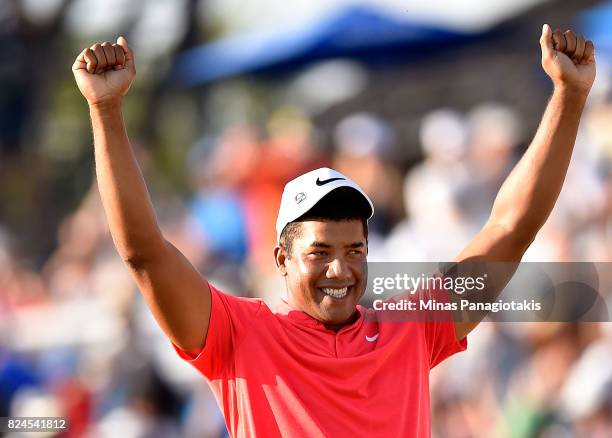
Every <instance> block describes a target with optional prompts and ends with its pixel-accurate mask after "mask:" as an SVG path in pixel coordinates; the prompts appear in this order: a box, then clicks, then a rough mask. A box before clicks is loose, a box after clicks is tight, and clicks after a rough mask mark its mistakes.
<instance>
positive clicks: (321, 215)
mask: <svg viewBox="0 0 612 438" xmlns="http://www.w3.org/2000/svg"><path fill="white" fill-rule="evenodd" d="M370 211H371V210H370V204H369V203H368V201H366V199H365V198H364V197H363V196H362V195H361V193H359V192H358V191H357V190H355V189H353V188H351V187H339V188H337V189H335V190H333V191H331V192H329V193H328V194H327V195H325V196H324V197H323V198H322V199H321V200H320V201H319V202H317V204H315V206H314V207H312V208H311V209H310V210H308V211H307V212H306V213H304V214H303V215H302V216H300V217H299V218H297V219H296V220H294V221H292V222H289V223H288V224H287V225H286V226H285V228H283V231H282V232H281V235H280V238H279V245H280V246H281V247H282V248H284V249H285V251H286V252H287V257H290V256H291V251H292V250H293V239H295V238H296V237H299V236H300V233H301V232H302V226H301V223H302V222H305V221H336V222H340V221H349V220H360V221H361V223H362V225H363V236H364V237H365V239H366V243H367V241H368V216H369V215H370Z"/></svg>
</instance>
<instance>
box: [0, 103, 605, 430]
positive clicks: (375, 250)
mask: <svg viewBox="0 0 612 438" xmlns="http://www.w3.org/2000/svg"><path fill="white" fill-rule="evenodd" d="M611 114H612V104H611V103H610V102H609V101H607V100H606V99H599V100H595V102H594V103H593V104H592V105H590V106H589V107H588V108H587V110H586V113H585V116H584V121H583V124H582V126H581V131H580V134H579V139H578V142H577V145H576V151H575V154H574V158H573V161H572V165H571V168H570V171H569V174H568V177H567V181H566V184H565V187H564V189H563V192H562V194H561V196H560V199H559V202H558V205H557V206H556V208H555V210H554V213H553V215H552V216H551V218H550V220H549V221H548V223H547V224H546V225H545V227H544V229H543V230H542V232H541V233H540V235H539V236H538V238H537V240H536V241H535V242H534V244H533V245H532V246H531V248H530V249H529V251H528V253H527V254H526V257H525V259H526V260H528V261H586V260H588V261H599V262H609V261H611V259H612V173H611V172H610V170H611V169H612V167H610V165H611V164H612V148H611V146H612V136H611V135H610V134H611V132H610V128H609V124H608V123H607V122H606V120H609V117H610V115H611ZM524 136H525V133H524V132H522V130H521V122H520V117H519V116H518V115H517V114H515V113H514V112H513V110H512V109H511V108H509V107H507V106H504V105H501V104H498V103H491V102H489V103H483V104H482V105H479V106H477V107H476V108H474V109H473V110H471V111H469V113H467V114H462V113H460V112H458V111H456V110H453V109H449V108H443V109H439V110H436V111H433V112H431V113H429V114H426V115H425V116H424V117H423V119H422V123H421V127H420V141H421V146H422V153H423V157H424V158H423V160H422V161H420V162H419V163H417V164H415V165H414V166H412V167H411V168H410V169H409V170H408V171H402V170H401V169H400V168H398V167H397V166H396V165H395V164H394V162H393V160H391V159H390V157H391V156H392V151H393V149H394V148H397V147H401V145H398V144H396V140H395V135H394V132H393V130H392V129H391V128H390V126H389V125H388V124H387V123H385V121H384V120H383V119H381V118H380V117H377V116H376V115H373V114H367V113H358V114H353V115H350V116H348V117H347V118H345V119H344V120H342V121H341V122H340V123H339V124H338V125H337V127H336V129H335V131H334V135H333V139H334V147H333V149H332V150H330V151H326V150H324V149H323V148H321V147H319V146H318V145H317V143H316V138H315V137H314V136H313V124H312V121H311V120H310V119H309V118H308V116H307V115H306V114H305V113H304V112H303V111H300V110H299V109H298V108H291V107H284V108H280V109H279V110H278V111H276V112H275V113H274V114H273V115H272V116H271V117H270V119H269V121H268V123H267V125H266V126H263V127H262V126H251V125H249V124H246V123H239V124H234V125H231V126H229V127H227V128H226V129H225V130H223V131H222V132H221V133H220V135H218V136H217V137H215V138H209V137H207V138H205V139H202V140H200V141H197V142H195V143H194V144H193V145H192V146H191V148H190V151H189V153H188V155H187V160H186V162H185V169H186V170H187V171H188V172H189V173H190V180H191V181H192V184H193V189H194V190H193V193H194V196H193V197H192V198H191V199H184V200H182V201H177V200H176V199H165V198H163V197H158V198H157V199H154V204H155V205H156V207H157V211H158V215H159V218H160V221H161V224H162V228H163V230H164V233H165V236H166V237H167V238H168V239H169V240H170V241H172V242H173V243H174V244H175V245H176V246H177V247H178V248H179V249H180V250H181V251H182V252H183V253H184V254H185V255H186V256H187V257H188V258H189V259H190V260H191V261H192V263H193V264H194V265H195V266H196V267H197V268H198V269H199V270H200V271H201V272H202V273H203V274H205V275H207V276H208V278H209V279H210V280H211V282H212V283H213V284H215V285H217V286H218V287H220V288H221V289H222V290H225V291H228V292H231V293H235V294H237V295H245V296H253V297H262V298H264V299H265V300H266V301H267V302H268V303H269V305H270V306H274V304H275V302H276V301H278V299H279V298H280V297H282V296H283V294H284V287H283V285H282V283H281V282H280V280H279V277H278V276H277V275H276V273H275V269H274V264H273V259H272V248H273V246H274V243H275V235H274V221H275V217H276V212H277V208H278V203H279V199H280V194H281V192H282V188H283V186H284V183H285V182H286V181H287V180H289V179H290V178H292V177H294V176H296V175H298V174H300V173H302V172H303V171H305V170H308V169H311V168H313V167H318V166H322V165H329V166H332V167H334V168H336V169H338V170H340V171H341V172H343V173H345V174H346V175H348V176H349V177H351V178H354V179H355V180H356V181H357V182H358V183H359V184H360V185H361V186H362V187H363V188H364V189H365V190H366V192H368V193H369V194H370V195H371V197H372V199H373V201H374V204H375V206H376V213H375V216H374V217H373V218H372V220H371V221H370V243H369V244H370V260H371V261H383V260H389V261H446V260H450V259H452V258H453V257H454V256H455V255H456V254H457V253H458V252H459V251H460V250H461V249H462V247H463V245H465V244H466V243H467V242H468V241H469V239H470V238H471V237H472V236H473V235H474V234H475V233H476V232H477V231H478V229H479V227H481V226H482V225H483V223H484V221H485V220H486V218H487V215H488V212H489V211H490V207H491V204H492V202H493V200H494V197H495V194H496V192H497V190H498V188H499V187H500V184H501V183H502V181H503V179H504V177H505V176H506V175H507V174H508V171H509V169H510V168H511V167H512V166H513V165H514V164H515V163H516V161H517V159H518V158H519V157H520V154H521V153H522V149H523V148H521V147H520V145H521V144H523V143H524ZM136 147H137V146H136ZM138 153H139V156H140V158H141V159H140V161H141V163H143V166H144V168H145V172H146V171H147V168H146V166H147V164H146V163H147V162H148V160H147V159H146V153H145V151H143V150H138ZM402 200H403V202H402ZM57 233H58V235H57V240H58V246H57V248H56V250H55V251H54V252H53V253H52V254H51V256H50V257H49V258H48V259H47V261H46V262H45V264H44V266H43V268H42V269H40V270H37V271H35V270H32V269H28V267H27V266H24V265H22V264H20V263H19V261H18V260H17V258H15V257H14V255H13V253H12V251H11V242H12V239H14V236H10V235H9V234H8V233H6V232H4V233H2V234H0V260H1V263H0V290H1V292H2V293H1V294H0V334H1V336H2V337H1V338H0V416H8V415H11V416H31V415H36V416H55V415H65V416H68V418H69V419H70V424H71V428H70V431H69V432H67V433H66V434H64V435H62V436H92V437H105V436H117V434H118V433H120V435H121V436H124V437H174V436H177V437H178V436H193V437H195V436H199V437H202V436H207V437H219V436H224V435H225V433H226V432H225V428H224V426H223V421H222V418H221V417H220V414H219V410H218V408H217V407H216V405H215V402H214V400H213V398H212V396H211V394H210V392H209V391H208V389H207V387H206V384H205V382H204V380H203V379H202V378H201V377H200V376H198V375H197V374H196V373H195V371H193V370H191V368H190V367H189V366H188V365H187V364H185V363H182V362H181V361H180V359H178V357H176V355H175V353H174V352H173V351H172V348H171V346H170V343H169V342H168V341H167V339H166V338H165V337H164V336H163V335H162V334H161V332H160V330H159V329H158V328H157V326H156V324H155V322H154V321H153V320H152V317H151V316H150V314H149V311H148V309H147V308H146V306H145V305H144V303H143V301H142V299H141V298H140V296H139V294H138V292H137V290H136V288H135V285H134V283H133V281H132V280H131V278H130V275H129V273H128V271H127V269H126V268H125V267H124V266H123V264H122V261H121V260H120V258H119V257H118V256H117V254H116V253H115V251H114V248H113V245H112V241H111V239H110V235H109V232H108V228H107V225H106V221H105V217H104V212H103V210H102V208H101V203H100V200H99V195H98V193H97V187H96V186H95V185H94V186H92V187H91V188H90V190H89V192H88V194H87V196H86V197H85V198H84V199H83V201H82V202H81V204H80V205H79V207H78V208H77V209H76V211H74V212H73V213H72V214H70V215H69V216H68V217H66V218H65V219H64V221H63V222H62V224H61V226H60V227H59V229H58V230H57ZM177 293H179V291H177ZM611 362H612V324H610V323H574V324H571V323H493V322H485V323H484V324H481V326H480V327H479V328H478V329H477V330H476V332H474V333H473V334H472V335H470V347H469V349H468V352H466V353H462V354H460V355H457V356H456V357H454V358H451V359H450V360H449V361H447V362H446V363H445V364H442V365H441V366H439V367H438V368H437V369H435V370H434V371H433V372H432V394H433V396H432V397H433V417H432V418H433V430H434V436H435V437H437V438H443V437H453V438H461V437H491V436H499V437H565V436H567V437H573V436H581V437H609V436H612V368H611V367H610V363H611Z"/></svg>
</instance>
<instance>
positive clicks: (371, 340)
mask: <svg viewBox="0 0 612 438" xmlns="http://www.w3.org/2000/svg"><path fill="white" fill-rule="evenodd" d="M378 335H380V333H376V334H375V335H374V336H368V335H366V337H365V338H366V341H368V342H374V341H375V340H377V339H378Z"/></svg>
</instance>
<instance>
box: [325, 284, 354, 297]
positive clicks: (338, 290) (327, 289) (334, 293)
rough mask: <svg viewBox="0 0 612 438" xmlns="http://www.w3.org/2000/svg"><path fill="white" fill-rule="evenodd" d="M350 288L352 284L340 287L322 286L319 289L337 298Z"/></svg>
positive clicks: (345, 293) (345, 294)
mask: <svg viewBox="0 0 612 438" xmlns="http://www.w3.org/2000/svg"><path fill="white" fill-rule="evenodd" d="M351 289H352V286H345V287H340V288H335V287H322V288H320V290H321V291H322V292H323V293H324V294H325V295H328V296H330V297H332V298H335V299H337V300H339V299H342V298H344V297H346V296H347V295H348V293H349V291H350V290H351Z"/></svg>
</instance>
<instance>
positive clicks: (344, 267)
mask: <svg viewBox="0 0 612 438" xmlns="http://www.w3.org/2000/svg"><path fill="white" fill-rule="evenodd" d="M326 277H327V278H335V279H339V280H346V279H348V278H350V277H351V270H350V269H349V267H348V264H347V263H346V262H345V261H344V260H342V259H341V258H340V257H336V258H335V259H333V260H332V261H331V262H330V263H329V266H328V268H327V275H326Z"/></svg>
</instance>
